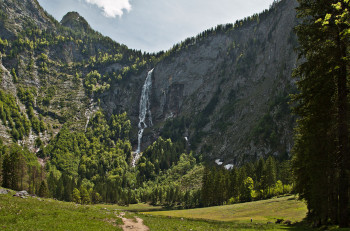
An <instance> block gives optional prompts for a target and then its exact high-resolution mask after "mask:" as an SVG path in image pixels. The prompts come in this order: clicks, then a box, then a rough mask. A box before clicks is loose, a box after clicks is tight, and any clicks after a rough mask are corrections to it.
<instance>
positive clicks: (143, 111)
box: [132, 69, 153, 167]
mask: <svg viewBox="0 0 350 231" xmlns="http://www.w3.org/2000/svg"><path fill="white" fill-rule="evenodd" d="M152 73H153V69H152V70H150V71H149V72H148V74H147V78H146V81H145V83H144V84H143V87H142V92H141V99H140V112H139V124H138V127H139V132H138V142H137V149H136V152H135V154H134V157H133V160H132V166H133V167H135V165H136V161H137V160H138V159H139V158H140V152H141V143H142V136H143V130H144V129H145V128H147V127H148V126H152V125H153V124H152V115H151V109H150V108H151V107H150V98H149V97H150V94H151V89H152ZM147 115H148V120H149V123H148V126H147V123H146V118H147Z"/></svg>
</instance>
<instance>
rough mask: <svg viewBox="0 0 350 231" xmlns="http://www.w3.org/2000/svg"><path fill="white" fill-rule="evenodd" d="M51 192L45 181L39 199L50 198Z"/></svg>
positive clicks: (40, 189) (41, 186)
mask: <svg viewBox="0 0 350 231" xmlns="http://www.w3.org/2000/svg"><path fill="white" fill-rule="evenodd" d="M48 196H49V190H48V188H47V184H46V182H45V181H42V182H41V184H40V188H39V197H48Z"/></svg>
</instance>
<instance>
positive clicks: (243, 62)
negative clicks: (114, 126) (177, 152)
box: [0, 0, 296, 164]
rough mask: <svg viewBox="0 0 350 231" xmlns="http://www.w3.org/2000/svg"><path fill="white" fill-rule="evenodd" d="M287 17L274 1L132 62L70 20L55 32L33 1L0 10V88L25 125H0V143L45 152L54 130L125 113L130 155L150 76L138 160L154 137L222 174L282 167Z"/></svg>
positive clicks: (128, 54)
mask: <svg viewBox="0 0 350 231" xmlns="http://www.w3.org/2000/svg"><path fill="white" fill-rule="evenodd" d="M295 7H296V1H295V0H288V1H287V0H284V1H281V2H279V3H275V4H274V5H273V6H272V7H271V9H270V10H269V11H265V12H263V13H261V14H259V15H254V16H252V17H249V18H247V19H245V20H242V21H238V22H236V23H235V24H234V25H225V26H218V27H217V28H215V29H210V30H208V31H205V32H203V33H202V34H200V35H198V36H197V37H196V38H189V39H187V40H186V41H184V42H182V43H179V44H177V45H175V46H174V47H173V48H172V49H170V50H169V51H167V52H160V53H158V54H142V53H141V52H140V51H135V50H131V49H128V48H127V47H126V46H124V45H120V44H118V43H116V42H114V41H112V40H111V39H110V38H108V37H104V36H102V35H101V34H99V33H97V32H95V31H93V30H92V29H91V28H90V26H89V25H88V23H87V22H86V20H85V19H84V18H82V17H81V16H80V15H79V14H78V13H76V12H70V13H68V14H67V15H66V16H65V17H63V19H62V21H61V23H59V22H57V21H56V20H55V19H53V18H52V17H51V16H49V15H48V14H47V13H46V12H45V11H44V10H43V9H42V8H41V7H40V6H39V4H38V3H37V1H35V0H24V1H19V0H6V1H1V0H0V38H1V39H2V40H1V41H0V51H1V53H2V60H1V63H0V64H1V65H0V69H1V70H2V71H1V73H0V75H1V76H2V78H1V84H0V86H1V89H3V90H4V92H6V93H7V94H10V95H12V96H14V97H15V100H14V101H15V102H16V103H17V109H13V110H14V111H16V112H17V111H18V113H19V115H21V116H22V117H23V118H28V120H30V123H27V124H31V128H30V129H29V127H28V126H29V125H28V126H27V127H26V126H24V125H23V126H22V127H23V128H22V127H21V123H13V122H11V121H10V120H5V121H4V122H3V124H1V125H0V126H1V129H0V135H1V137H2V138H3V139H4V140H5V142H13V141H14V142H19V143H21V144H23V145H26V146H28V147H29V148H30V149H31V150H34V148H38V144H40V143H41V142H35V140H37V138H38V137H39V138H40V139H41V140H43V141H44V145H45V144H47V143H48V142H49V141H50V140H51V139H52V138H53V137H54V136H55V134H57V133H58V132H59V131H60V129H61V128H62V127H63V125H64V124H65V125H67V126H69V128H70V129H71V130H80V131H82V130H84V129H86V126H87V125H88V122H89V118H90V117H91V116H92V114H93V113H94V112H95V111H97V110H98V109H99V108H101V109H102V110H103V111H104V112H106V113H107V114H108V115H109V116H111V115H113V114H121V113H123V112H127V114H128V117H129V118H130V120H131V127H132V130H131V137H130V138H131V141H132V144H133V149H134V150H135V149H136V145H137V132H138V128H137V124H138V120H139V118H138V117H139V101H140V96H141V91H142V86H143V84H144V81H145V79H146V76H147V73H148V71H149V70H151V69H152V68H154V71H153V74H152V94H151V101H150V102H151V108H150V109H151V114H152V119H153V126H152V127H150V128H146V129H145V132H144V137H143V140H142V150H144V149H145V147H147V146H148V145H149V144H151V143H153V142H154V141H155V140H156V139H157V138H158V136H163V137H166V138H171V139H172V140H174V141H181V142H186V143H187V147H188V149H192V150H195V151H196V152H197V153H198V154H202V155H203V157H204V158H206V159H209V160H215V159H221V160H224V163H225V164H240V163H242V162H245V161H248V160H251V159H255V158H257V157H260V156H267V155H271V154H272V155H275V156H278V157H281V158H285V157H286V156H287V155H288V153H289V150H290V147H291V145H292V127H293V121H294V120H293V118H292V116H291V114H290V111H289V108H288V105H287V101H288V95H289V94H290V93H291V92H293V89H294V85H293V81H292V80H291V72H292V69H293V68H294V66H295V63H296V54H295V53H294V51H293V48H294V47H295V46H296V38H295V35H294V34H293V33H292V28H293V26H294V25H295V23H296V19H295V10H294V8H295ZM22 117H20V116H18V118H22ZM22 120H25V119H22ZM17 124H18V125H17ZM14 128H15V129H14ZM18 131H19V132H18ZM16 132H18V133H20V134H19V136H17V135H16ZM185 138H186V139H188V142H187V141H186V139H185Z"/></svg>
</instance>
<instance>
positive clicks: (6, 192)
mask: <svg viewBox="0 0 350 231" xmlns="http://www.w3.org/2000/svg"><path fill="white" fill-rule="evenodd" d="M9 192H10V191H9V190H7V189H3V188H0V194H8V193H9Z"/></svg>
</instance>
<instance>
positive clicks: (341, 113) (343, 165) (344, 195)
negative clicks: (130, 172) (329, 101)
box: [337, 33, 349, 227]
mask: <svg viewBox="0 0 350 231" xmlns="http://www.w3.org/2000/svg"><path fill="white" fill-rule="evenodd" d="M337 40H338V41H337V42H338V46H339V56H340V57H339V61H340V65H339V66H340V69H339V75H338V86H337V88H338V136H339V137H338V138H339V157H340V176H339V225H340V227H348V225H349V211H348V205H349V175H348V166H349V163H348V162H349V137H348V122H347V119H348V118H347V117H348V116H347V111H348V106H347V97H348V89H347V70H346V63H345V61H344V60H343V58H345V57H346V45H345V44H343V42H342V41H341V40H340V38H339V33H338V39H337Z"/></svg>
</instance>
